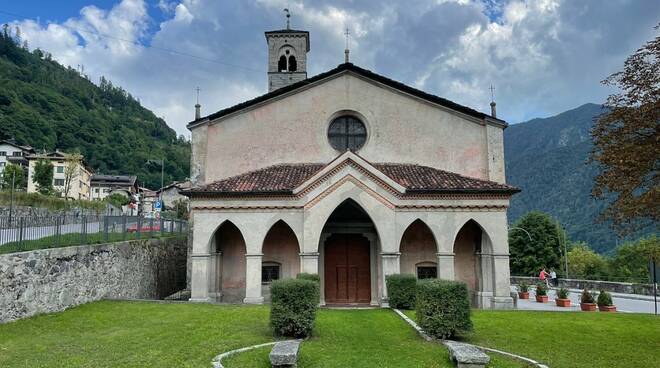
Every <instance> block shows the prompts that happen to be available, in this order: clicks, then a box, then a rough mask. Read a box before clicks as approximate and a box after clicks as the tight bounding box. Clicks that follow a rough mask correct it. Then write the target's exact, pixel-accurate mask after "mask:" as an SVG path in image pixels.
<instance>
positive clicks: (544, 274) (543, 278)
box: [539, 267, 550, 287]
mask: <svg viewBox="0 0 660 368" xmlns="http://www.w3.org/2000/svg"><path fill="white" fill-rule="evenodd" d="M549 275H550V274H549V273H547V272H545V267H541V272H539V279H540V280H541V281H543V282H545V286H548V287H549V286H550V285H548V276H549Z"/></svg>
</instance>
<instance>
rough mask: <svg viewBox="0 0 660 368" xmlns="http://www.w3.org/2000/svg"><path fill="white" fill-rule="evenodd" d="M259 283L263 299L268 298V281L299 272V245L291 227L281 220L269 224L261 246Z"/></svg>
mask: <svg viewBox="0 0 660 368" xmlns="http://www.w3.org/2000/svg"><path fill="white" fill-rule="evenodd" d="M262 252H263V257H262V263H261V284H262V286H263V287H262V293H263V296H264V299H265V300H270V283H271V282H272V281H274V280H279V279H282V278H295V277H296V275H297V274H298V273H300V247H299V246H298V239H297V237H296V234H295V233H294V232H293V230H292V229H291V227H290V226H289V225H288V224H287V223H286V222H285V221H283V220H278V221H277V222H275V223H274V224H273V226H271V228H270V230H268V233H267V234H266V237H265V238H264V242H263V246H262Z"/></svg>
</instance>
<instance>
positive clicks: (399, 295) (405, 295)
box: [385, 274, 417, 309]
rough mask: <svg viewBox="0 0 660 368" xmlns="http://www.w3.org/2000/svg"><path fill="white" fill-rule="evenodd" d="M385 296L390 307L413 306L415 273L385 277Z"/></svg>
mask: <svg viewBox="0 0 660 368" xmlns="http://www.w3.org/2000/svg"><path fill="white" fill-rule="evenodd" d="M385 282H386V283H387V296H388V298H389V302H390V307H392V308H397V309H413V308H415V293H416V288H417V277H415V275H407V274H397V275H388V276H387V277H385Z"/></svg>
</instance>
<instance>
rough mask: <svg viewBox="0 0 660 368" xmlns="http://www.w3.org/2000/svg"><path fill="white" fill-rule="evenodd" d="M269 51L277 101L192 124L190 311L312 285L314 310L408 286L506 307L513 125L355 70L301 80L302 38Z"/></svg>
mask: <svg viewBox="0 0 660 368" xmlns="http://www.w3.org/2000/svg"><path fill="white" fill-rule="evenodd" d="M266 40H267V44H268V54H269V57H268V64H269V68H268V70H269V71H268V76H269V78H268V80H269V92H268V93H267V94H265V95H262V96H259V97H257V98H255V99H253V100H250V101H246V102H244V103H241V104H238V105H236V106H232V107H229V108H227V109H224V110H221V111H218V112H216V113H213V114H211V115H208V116H206V117H202V116H200V115H199V109H198V113H197V114H196V119H195V120H194V121H192V122H190V123H189V124H188V128H189V129H190V130H191V132H192V168H191V171H192V172H191V181H192V184H193V185H192V188H190V189H188V190H186V191H185V194H186V195H187V196H189V197H190V201H191V219H192V222H193V238H192V251H191V253H190V258H191V260H190V263H191V268H192V272H191V300H193V301H221V302H245V303H262V302H265V301H266V302H267V301H268V299H269V284H270V282H272V281H273V280H275V279H280V278H288V277H295V276H296V275H297V274H298V273H301V272H305V273H314V274H318V275H319V276H320V278H321V304H324V305H381V306H386V305H387V300H388V298H387V289H386V284H385V277H386V276H387V275H391V274H398V273H406V274H414V275H416V276H417V277H418V278H420V279H421V278H436V277H437V278H442V279H449V280H460V281H463V282H465V283H466V284H467V285H468V288H469V289H470V292H471V295H472V299H473V303H474V305H475V306H477V307H482V308H509V307H511V306H512V299H511V297H510V290H509V249H508V240H507V216H506V210H507V207H508V205H509V199H510V197H511V196H512V195H513V194H515V193H516V192H517V191H518V190H517V189H516V188H514V187H512V186H509V185H507V184H506V183H505V175H504V152H503V130H504V129H505V128H506V126H507V125H506V122H504V121H502V120H500V119H497V118H496V117H494V116H491V115H487V114H484V113H481V112H478V111H475V110H473V109H471V108H468V107H465V106H461V105H459V104H456V103H454V102H451V101H448V100H446V99H443V98H440V97H438V96H434V95H431V94H428V93H425V92H423V91H420V90H417V89H415V88H412V87H409V86H407V85H404V84H402V83H399V82H397V81H394V80H391V79H389V78H386V77H384V76H382V75H379V74H376V73H373V72H371V71H368V70H365V69H363V68H360V67H358V66H356V65H353V64H351V63H348V62H346V63H344V64H341V65H339V66H338V67H336V68H334V69H332V70H329V71H327V72H325V73H322V74H319V75H316V76H314V77H311V78H307V73H306V70H307V52H308V51H309V49H310V47H309V45H310V40H309V33H308V32H305V31H295V30H290V29H285V30H279V31H271V32H266ZM347 55H348V54H347Z"/></svg>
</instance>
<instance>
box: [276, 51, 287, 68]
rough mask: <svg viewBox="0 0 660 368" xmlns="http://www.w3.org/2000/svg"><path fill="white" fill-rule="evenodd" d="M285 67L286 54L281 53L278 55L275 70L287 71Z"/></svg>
mask: <svg viewBox="0 0 660 368" xmlns="http://www.w3.org/2000/svg"><path fill="white" fill-rule="evenodd" d="M286 67H287V62H286V56H284V55H282V56H280V60H279V61H278V62H277V71H278V72H286V71H287V69H286Z"/></svg>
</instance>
